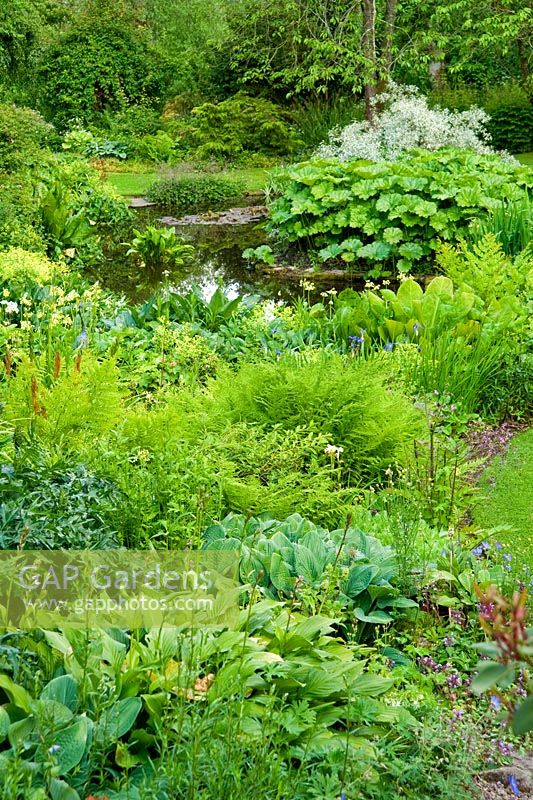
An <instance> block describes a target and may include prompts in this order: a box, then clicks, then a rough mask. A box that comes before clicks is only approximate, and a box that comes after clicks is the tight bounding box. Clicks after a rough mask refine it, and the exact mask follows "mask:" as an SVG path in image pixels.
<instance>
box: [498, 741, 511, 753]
mask: <svg viewBox="0 0 533 800" xmlns="http://www.w3.org/2000/svg"><path fill="white" fill-rule="evenodd" d="M496 747H497V748H498V750H499V751H500V753H501V754H502V756H511V755H512V754H513V746H512V744H509V743H508V742H504V741H503V739H498V741H497V742H496Z"/></svg>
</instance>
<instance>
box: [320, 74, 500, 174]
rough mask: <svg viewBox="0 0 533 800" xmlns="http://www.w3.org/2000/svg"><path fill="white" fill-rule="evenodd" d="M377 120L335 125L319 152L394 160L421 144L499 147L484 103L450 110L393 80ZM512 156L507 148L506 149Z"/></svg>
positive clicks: (380, 98) (381, 98) (379, 105)
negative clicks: (432, 104)
mask: <svg viewBox="0 0 533 800" xmlns="http://www.w3.org/2000/svg"><path fill="white" fill-rule="evenodd" d="M374 103H375V105H376V108H377V109H381V110H379V111H377V112H376V118H375V121H374V124H373V125H371V124H370V122H368V121H366V120H363V121H356V122H352V123H351V124H350V125H347V126H346V127H345V128H335V129H333V130H332V131H330V134H329V142H328V143H327V144H322V145H321V146H320V147H319V148H318V151H317V155H318V156H320V157H322V158H338V159H340V160H341V161H350V160H352V159H357V158H364V159H368V160H369V161H383V160H386V161H394V160H396V159H398V158H399V157H400V156H401V155H402V153H404V152H408V151H410V150H415V149H416V148H422V149H425V150H440V149H441V148H443V147H458V148H461V149H467V150H472V151H474V152H475V153H485V154H490V153H493V152H494V150H492V148H491V147H490V145H489V142H490V135H489V133H488V132H487V130H486V127H485V126H486V124H487V122H488V120H489V116H488V115H487V114H486V113H485V111H483V110H482V109H481V108H477V107H476V106H472V107H471V108H469V109H468V110H467V111H450V110H449V109H446V108H439V107H438V106H436V107H434V108H430V107H429V106H428V101H427V98H426V97H424V96H423V95H421V94H420V92H419V90H418V89H417V88H416V87H415V86H397V85H396V84H392V85H391V88H390V91H389V92H387V93H384V94H380V95H377V96H376V98H375V100H374ZM504 155H505V156H506V157H507V158H510V156H508V155H507V154H504Z"/></svg>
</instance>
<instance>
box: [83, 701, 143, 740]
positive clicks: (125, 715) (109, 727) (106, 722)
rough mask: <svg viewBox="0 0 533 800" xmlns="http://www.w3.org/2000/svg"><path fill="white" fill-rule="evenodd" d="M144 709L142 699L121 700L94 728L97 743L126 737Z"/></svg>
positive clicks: (106, 712)
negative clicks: (142, 708)
mask: <svg viewBox="0 0 533 800" xmlns="http://www.w3.org/2000/svg"><path fill="white" fill-rule="evenodd" d="M141 707H142V700H141V698H140V697H127V698H126V699H124V700H119V701H118V702H117V703H114V704H113V705H112V706H111V707H110V708H108V709H107V710H106V711H104V713H103V714H102V716H101V717H100V719H99V720H98V722H97V723H96V725H95V728H94V739H95V741H97V742H112V741H115V740H116V739H119V738H120V737H121V736H124V734H125V733H127V732H128V731H129V730H130V728H131V727H132V726H133V723H134V722H135V720H136V719H137V716H138V714H139V712H140V710H141Z"/></svg>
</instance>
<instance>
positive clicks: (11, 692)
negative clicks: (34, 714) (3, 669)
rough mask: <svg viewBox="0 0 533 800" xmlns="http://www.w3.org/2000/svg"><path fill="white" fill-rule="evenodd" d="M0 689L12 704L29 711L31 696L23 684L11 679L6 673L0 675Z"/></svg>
mask: <svg viewBox="0 0 533 800" xmlns="http://www.w3.org/2000/svg"><path fill="white" fill-rule="evenodd" d="M0 689H3V690H4V692H5V693H6V694H7V696H8V697H9V699H10V701H11V702H12V703H13V705H15V706H17V707H18V708H21V709H22V710H23V711H25V712H26V713H27V714H29V713H30V709H31V703H32V697H31V695H30V694H29V692H27V691H26V689H24V687H23V686H19V685H18V684H17V683H15V682H14V681H12V680H11V678H10V677H9V676H8V675H0Z"/></svg>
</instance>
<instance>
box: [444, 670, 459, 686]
mask: <svg viewBox="0 0 533 800" xmlns="http://www.w3.org/2000/svg"><path fill="white" fill-rule="evenodd" d="M446 683H447V684H448V686H449V688H450V689H457V688H458V687H459V686H462V684H463V681H462V678H461V676H460V675H459V673H458V672H452V674H451V675H448V677H447V678H446Z"/></svg>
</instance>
